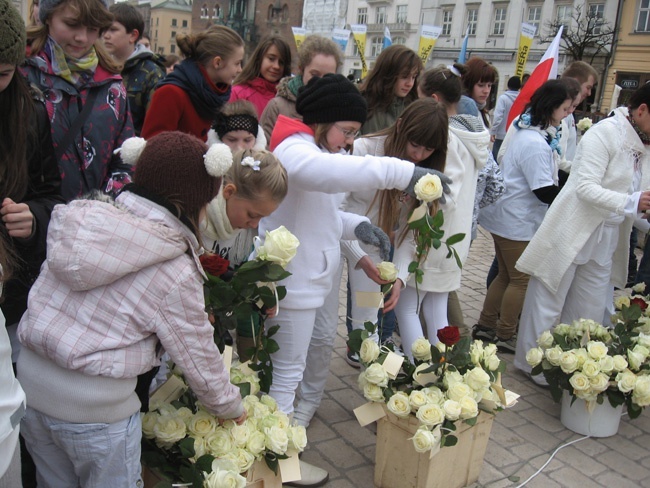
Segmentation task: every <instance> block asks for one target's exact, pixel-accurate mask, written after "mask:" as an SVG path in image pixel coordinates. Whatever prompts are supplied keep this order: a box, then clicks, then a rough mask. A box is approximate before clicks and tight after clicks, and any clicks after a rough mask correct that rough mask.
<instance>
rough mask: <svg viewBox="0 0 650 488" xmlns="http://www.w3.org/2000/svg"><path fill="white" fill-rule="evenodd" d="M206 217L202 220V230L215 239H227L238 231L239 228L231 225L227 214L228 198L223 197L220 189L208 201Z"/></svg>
mask: <svg viewBox="0 0 650 488" xmlns="http://www.w3.org/2000/svg"><path fill="white" fill-rule="evenodd" d="M222 190H223V188H222ZM205 217H206V218H205V219H204V220H203V221H202V222H201V232H202V233H204V234H205V235H206V236H207V237H208V238H210V239H212V240H213V241H225V240H227V239H230V238H231V237H233V236H234V235H235V234H237V232H238V229H234V228H233V227H232V225H230V220H229V219H228V215H227V214H226V199H225V198H224V197H223V191H220V192H219V194H218V195H217V196H216V197H215V198H213V199H212V201H211V202H210V203H208V206H207V208H206V216H205Z"/></svg>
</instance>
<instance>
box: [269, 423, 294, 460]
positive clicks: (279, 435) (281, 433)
mask: <svg viewBox="0 0 650 488" xmlns="http://www.w3.org/2000/svg"><path fill="white" fill-rule="evenodd" d="M264 442H265V444H266V448H267V449H269V450H271V451H273V452H274V453H276V454H284V453H285V452H287V447H288V446H289V436H288V435H287V431H286V430H284V429H282V428H281V427H277V426H276V427H270V428H266V429H264Z"/></svg>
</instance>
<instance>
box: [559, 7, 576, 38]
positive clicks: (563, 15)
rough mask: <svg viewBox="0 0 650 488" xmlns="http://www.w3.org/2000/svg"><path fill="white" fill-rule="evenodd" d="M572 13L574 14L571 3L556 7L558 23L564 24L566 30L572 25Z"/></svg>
mask: <svg viewBox="0 0 650 488" xmlns="http://www.w3.org/2000/svg"><path fill="white" fill-rule="evenodd" d="M571 15H573V9H572V7H571V5H558V6H557V8H556V9H555V20H556V21H557V23H558V24H563V25H564V31H565V32H566V31H568V30H569V26H571ZM558 27H559V25H558Z"/></svg>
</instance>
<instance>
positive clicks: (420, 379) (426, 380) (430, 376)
mask: <svg viewBox="0 0 650 488" xmlns="http://www.w3.org/2000/svg"><path fill="white" fill-rule="evenodd" d="M413 381H415V382H416V383H418V384H419V385H421V386H427V385H430V384H431V383H435V382H436V381H438V375H437V374H435V373H433V372H432V373H422V374H419V375H417V378H413Z"/></svg>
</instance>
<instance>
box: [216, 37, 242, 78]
mask: <svg viewBox="0 0 650 488" xmlns="http://www.w3.org/2000/svg"><path fill="white" fill-rule="evenodd" d="M215 61H216V70H215V75H214V78H213V79H212V81H213V82H214V83H215V84H216V83H225V84H227V85H232V82H233V81H234V79H235V78H237V75H238V74H239V73H241V69H242V68H241V66H242V62H243V61H244V46H237V47H236V48H235V49H234V50H233V52H232V54H231V55H230V57H228V58H227V59H224V58H220V57H218V56H217V57H216V58H215Z"/></svg>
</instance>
